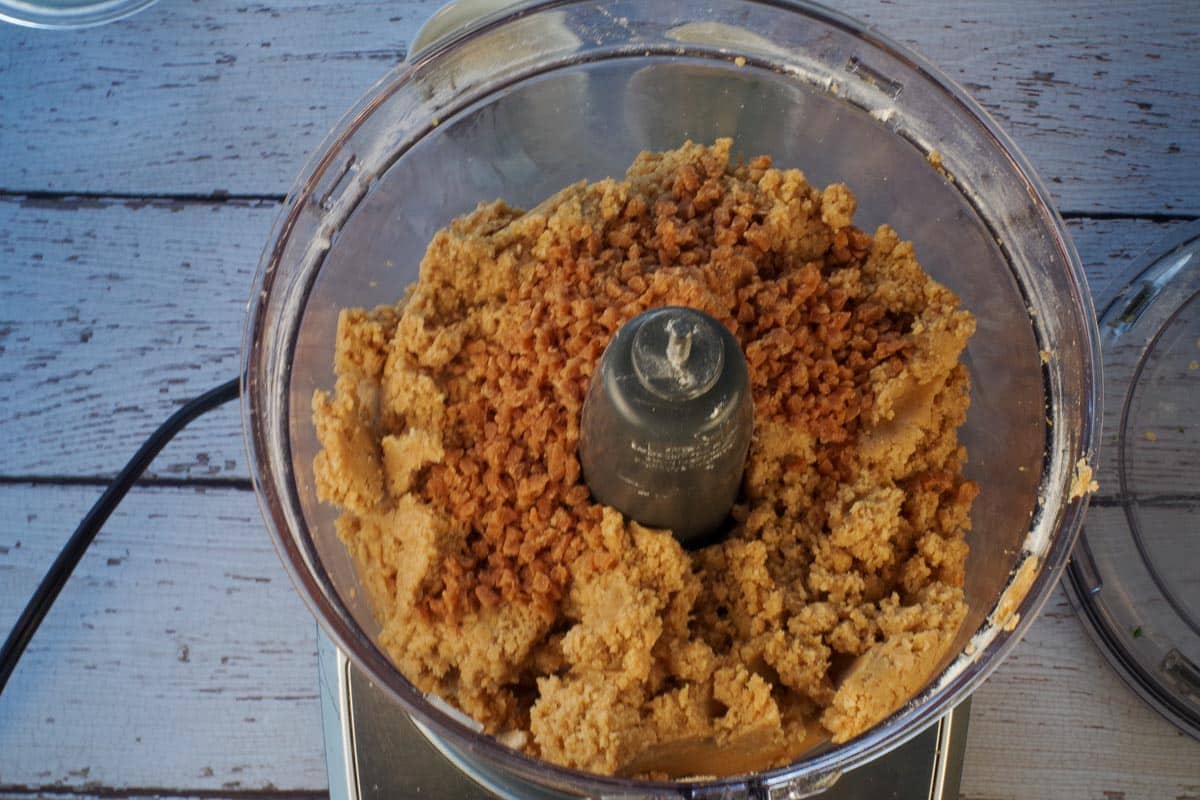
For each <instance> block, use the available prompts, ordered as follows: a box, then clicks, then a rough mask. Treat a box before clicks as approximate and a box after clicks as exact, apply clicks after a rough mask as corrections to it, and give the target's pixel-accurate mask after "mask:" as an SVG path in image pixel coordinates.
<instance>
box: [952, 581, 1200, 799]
mask: <svg viewBox="0 0 1200 800" xmlns="http://www.w3.org/2000/svg"><path fill="white" fill-rule="evenodd" d="M961 792H962V795H961V796H962V798H963V800H1058V799H1059V798H1064V799H1065V798H1096V800H1140V799H1141V798H1147V800H1149V799H1150V798H1164V800H1165V799H1166V798H1171V799H1172V800H1190V799H1191V798H1195V797H1197V796H1200V742H1196V741H1195V740H1194V739H1191V738H1189V737H1188V736H1186V735H1184V734H1183V733H1181V732H1179V731H1178V730H1177V729H1175V728H1174V727H1173V726H1172V725H1171V724H1170V723H1168V722H1167V721H1166V720H1164V719H1163V718H1162V717H1160V716H1159V715H1158V714H1157V713H1156V712H1155V711H1154V710H1153V709H1151V708H1150V706H1148V705H1147V704H1146V703H1144V702H1142V700H1141V699H1140V698H1139V697H1138V696H1137V695H1136V694H1134V693H1133V691H1132V690H1131V689H1129V688H1128V687H1127V686H1125V684H1124V683H1122V682H1121V679H1120V678H1119V677H1117V675H1116V673H1115V672H1113V670H1112V669H1111V668H1110V667H1109V666H1108V663H1107V662H1106V661H1104V659H1103V657H1102V656H1101V655H1100V651H1099V650H1097V649H1096V647H1095V646H1094V645H1093V644H1092V642H1091V640H1090V639H1088V638H1087V635H1086V633H1085V632H1084V630H1083V626H1082V625H1081V624H1080V622H1079V620H1078V618H1077V617H1076V616H1075V612H1074V611H1072V609H1071V606H1070V604H1069V603H1068V602H1067V599H1066V596H1065V595H1064V594H1063V592H1062V590H1061V589H1058V590H1056V591H1055V593H1054V594H1053V595H1052V596H1051V598H1050V602H1049V603H1047V605H1046V609H1045V610H1044V611H1043V612H1042V614H1041V616H1039V617H1038V619H1037V621H1036V622H1035V623H1034V624H1033V626H1032V627H1031V628H1030V629H1029V631H1028V633H1026V634H1025V638H1024V639H1022V640H1021V643H1020V644H1019V645H1018V646H1017V648H1016V650H1014V651H1013V653H1012V655H1010V656H1009V657H1008V659H1006V660H1005V662H1004V663H1003V664H1001V665H1000V667H999V669H997V670H996V672H995V674H993V675H992V676H991V677H990V678H988V680H987V682H985V683H984V684H983V686H982V687H981V688H980V689H979V690H978V691H977V692H975V694H974V695H972V699H971V721H970V725H969V727H968V731H967V755H966V761H965V763H964V769H963V777H962V786H961Z"/></svg>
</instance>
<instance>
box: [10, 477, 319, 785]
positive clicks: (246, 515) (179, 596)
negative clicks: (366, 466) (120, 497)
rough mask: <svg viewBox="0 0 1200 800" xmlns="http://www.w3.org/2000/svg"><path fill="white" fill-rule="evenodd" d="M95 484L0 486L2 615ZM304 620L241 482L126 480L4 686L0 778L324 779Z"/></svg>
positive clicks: (21, 595) (310, 641)
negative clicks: (180, 484) (125, 493)
mask: <svg viewBox="0 0 1200 800" xmlns="http://www.w3.org/2000/svg"><path fill="white" fill-rule="evenodd" d="M98 494H99V489H97V488H94V487H60V486H35V487H30V486H22V485H8V486H0V519H4V520H6V524H4V525H2V526H0V631H5V632H7V631H8V630H9V628H10V627H11V625H12V623H13V621H15V619H16V617H17V614H18V613H19V611H20V606H21V604H23V603H24V602H25V599H26V598H27V597H28V596H29V594H30V593H31V592H32V591H33V588H34V587H35V586H36V585H37V582H38V581H39V580H40V578H41V575H42V573H43V572H44V571H45V569H46V567H47V566H49V564H50V562H51V561H52V560H53V558H54V556H55V554H56V553H57V551H58V548H59V546H60V545H61V544H62V542H64V541H65V540H66V537H67V536H68V535H69V534H70V532H71V531H72V530H73V529H74V527H75V525H76V523H77V522H78V519H79V517H80V516H82V514H83V512H84V511H86V509H87V507H88V506H89V505H90V504H91V503H92V502H93V501H94V500H95V499H96V497H97V496H98ZM315 636H316V624H315V623H314V622H313V620H312V617H311V616H309V614H308V612H307V610H306V609H305V608H304V604H303V603H302V602H301V600H300V598H299V596H298V595H297V594H296V592H295V591H294V590H293V588H292V584H291V581H290V580H289V579H288V577H287V575H286V574H285V573H284V571H283V567H282V565H281V564H280V563H279V559H278V557H277V556H276V555H275V550H274V548H273V547H272V545H271V542H270V539H269V537H268V536H267V533H266V530H265V528H264V527H263V523H262V518H261V516H260V515H259V511H258V506H257V503H256V501H255V498H254V495H253V494H252V493H250V492H248V491H239V490H230V489H223V490H216V489H194V488H166V489H164V488H155V489H140V490H136V491H134V492H133V493H132V494H131V495H130V496H129V497H128V498H127V499H126V500H125V502H124V503H123V504H122V506H121V507H120V508H119V509H118V510H117V512H116V514H115V515H114V516H113V518H112V519H111V520H110V521H109V523H108V524H107V525H106V526H105V529H104V531H103V533H102V534H101V535H100V537H99V538H98V539H97V540H96V543H95V544H94V545H93V546H92V548H91V550H90V551H89V552H88V553H87V555H86V556H85V557H84V559H83V561H82V562H81V563H80V565H79V568H78V570H77V571H76V573H75V575H74V576H73V577H72V579H71V581H70V583H69V584H68V585H67V587H66V588H65V589H64V591H63V593H62V595H61V596H60V598H59V600H58V602H57V603H56V604H55V606H54V608H53V609H52V610H51V612H50V614H49V616H48V617H47V619H46V623H45V625H43V627H42V629H41V630H40V631H39V632H38V634H37V636H36V637H34V639H33V641H32V642H31V644H30V647H29V649H28V651H26V655H25V657H24V659H23V660H22V662H21V664H20V666H19V667H18V669H17V672H16V673H15V674H14V675H13V678H12V681H11V683H10V684H9V687H8V689H7V690H6V691H5V692H4V694H3V695H0V793H4V792H18V791H29V790H40V789H42V788H57V789H63V788H69V789H72V790H81V791H85V792H86V791H94V790H95V789H96V788H97V787H107V788H118V789H127V788H130V787H141V788H147V787H149V788H155V787H167V788H169V789H170V790H171V791H172V792H174V791H177V790H179V789H181V788H183V789H188V790H193V791H199V790H203V791H213V792H235V791H239V790H244V789H254V790H269V789H278V790H281V791H284V790H288V791H290V790H293V789H296V790H307V789H323V788H324V787H325V783H326V778H325V760H324V749H323V744H322V733H321V730H322V729H321V714H320V702H319V699H318V687H317V659H316V638H315Z"/></svg>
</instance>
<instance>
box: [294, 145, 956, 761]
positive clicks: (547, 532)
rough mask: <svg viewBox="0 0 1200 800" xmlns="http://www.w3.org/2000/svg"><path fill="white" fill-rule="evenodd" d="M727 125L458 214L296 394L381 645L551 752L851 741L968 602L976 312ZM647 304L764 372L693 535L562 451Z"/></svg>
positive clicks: (730, 752) (514, 735)
mask: <svg viewBox="0 0 1200 800" xmlns="http://www.w3.org/2000/svg"><path fill="white" fill-rule="evenodd" d="M730 147H731V142H730V141H729V140H721V141H718V142H717V143H716V144H715V145H714V146H713V147H703V146H700V145H695V144H691V143H688V144H686V145H684V146H683V147H681V148H680V149H678V150H674V151H670V152H666V153H643V154H642V155H641V156H639V157H638V158H637V160H636V161H635V162H634V163H633V166H631V167H630V169H629V172H628V174H627V176H626V178H625V180H623V181H614V180H605V181H600V182H598V183H594V184H585V183H580V184H576V185H574V186H570V187H568V188H567V189H565V190H563V191H562V192H560V193H559V194H557V195H555V196H554V197H552V198H550V199H548V200H547V201H545V202H544V203H542V204H541V205H540V206H538V207H537V208H535V209H533V210H532V211H529V212H522V211H519V210H517V209H513V208H510V207H509V206H507V205H505V204H504V203H503V202H495V203H490V204H487V205H482V206H480V207H479V208H478V209H477V210H476V211H475V212H473V213H471V214H468V215H467V216H465V217H463V218H461V219H459V220H456V221H455V222H454V223H452V224H451V225H450V226H449V227H448V228H447V229H445V230H443V231H441V232H439V233H438V234H437V235H436V236H435V237H434V239H433V242H432V243H431V244H430V246H429V249H428V251H427V252H426V254H425V258H424V260H423V262H422V264H421V275H420V280H419V281H418V282H417V283H416V284H415V285H414V286H413V287H411V289H410V291H409V292H408V294H407V296H406V297H405V298H403V299H402V300H401V301H400V302H399V303H398V304H397V305H395V306H385V307H380V308H377V309H375V310H374V311H363V310H347V311H345V312H343V313H342V316H341V319H340V321H339V326H338V337H337V346H336V356H335V358H336V364H335V366H336V372H337V385H336V388H335V391H334V393H333V394H332V396H331V395H327V394H326V393H324V392H317V394H316V396H315V397H314V398H313V411H314V419H315V422H316V426H317V429H318V433H319V436H320V440H321V443H322V445H323V447H324V449H323V450H322V452H321V453H320V454H319V455H318V456H317V459H316V464H315V468H316V478H317V488H318V492H319V494H320V496H321V498H323V499H324V500H327V501H329V502H332V503H335V504H336V505H338V506H339V507H340V508H341V509H342V514H341V517H340V518H339V520H338V532H339V534H340V535H341V537H342V539H343V540H344V541H345V542H346V545H347V547H349V549H350V551H351V552H352V554H353V555H354V557H355V559H356V561H357V564H358V568H359V574H360V577H361V579H362V582H363V584H364V585H365V586H366V587H367V589H368V590H369V592H370V595H371V599H372V601H373V604H374V607H375V609H376V612H377V614H378V616H379V619H380V621H381V622H382V624H383V634H382V642H383V645H384V646H385V647H386V648H387V650H388V652H389V653H390V654H391V656H392V658H393V659H394V660H395V662H396V664H397V665H398V666H399V667H400V669H401V671H402V672H403V673H404V674H405V675H406V676H407V677H408V678H409V679H410V680H411V681H412V682H413V683H415V684H416V685H417V686H418V687H420V688H421V689H422V690H424V691H427V692H434V693H436V694H437V695H439V696H440V697H442V698H444V699H445V700H447V701H449V702H450V703H452V704H454V705H455V706H457V707H458V708H460V709H461V710H462V711H464V712H466V713H467V714H469V715H471V716H472V717H473V718H475V719H476V720H478V721H479V722H480V723H482V724H483V726H484V728H485V730H486V731H488V732H489V733H492V734H495V735H498V736H501V737H502V740H503V741H505V742H506V743H508V744H510V745H512V746H515V747H518V748H520V749H523V750H524V751H526V752H527V753H529V754H531V755H534V756H538V757H541V758H544V759H548V760H550V761H553V762H555V763H559V764H563V765H567V766H571V767H577V768H580V769H585V770H591V771H594V772H599V773H605V774H620V775H643V776H656V777H665V776H673V777H678V776H686V775H714V774H718V775H719V774H733V773H738V772H745V771H750V770H754V769H761V768H765V767H767V766H771V765H776V764H780V763H783V762H786V761H789V760H791V759H793V758H794V757H796V756H797V755H798V754H799V753H801V752H802V751H803V750H805V749H807V748H808V747H811V746H812V744H813V743H814V742H817V741H819V740H821V739H822V738H826V737H832V739H833V740H834V741H835V742H841V741H845V740H847V739H849V738H851V737H853V736H855V735H857V734H858V733H859V732H861V731H863V730H864V729H866V728H867V727H869V726H870V725H872V724H873V723H875V722H876V721H878V720H879V719H880V718H882V717H883V716H884V715H885V714H887V713H889V712H890V711H892V710H893V709H894V708H895V707H897V706H898V705H899V704H900V703H902V702H903V701H904V700H906V699H907V698H908V697H910V696H911V695H912V694H913V693H914V692H915V691H916V690H917V689H919V688H920V687H921V686H922V685H923V684H924V682H925V681H926V680H927V679H928V678H929V677H930V674H931V671H932V669H933V668H934V667H935V666H936V665H937V663H938V662H939V661H940V659H941V658H942V657H943V656H944V655H945V653H946V651H947V648H948V646H949V644H950V642H951V640H952V639H953V637H954V634H955V632H956V630H957V628H958V626H959V624H960V622H961V621H962V619H963V616H964V614H965V610H966V607H965V604H964V599H963V591H962V583H963V562H964V559H965V558H966V554H967V545H966V543H965V542H964V531H966V530H967V529H968V528H969V525H970V522H969V511H970V506H971V502H972V500H973V499H974V497H975V495H976V493H977V491H978V490H977V488H976V486H975V485H974V484H973V483H971V482H969V481H964V480H963V478H962V465H963V462H964V460H965V457H966V454H965V452H964V451H963V449H962V448H961V447H959V445H958V442H957V437H956V428H957V427H958V426H959V425H961V424H962V422H963V420H964V418H965V415H966V409H967V402H968V398H967V372H966V369H965V368H964V367H963V366H962V365H961V364H959V363H958V357H959V354H960V353H961V352H962V350H963V348H964V347H965V345H966V342H967V339H968V337H970V335H971V333H972V332H973V330H974V319H973V317H972V316H971V315H970V314H969V313H968V312H966V311H964V310H962V309H961V308H959V305H958V300H957V298H956V297H955V296H954V294H953V293H951V292H950V291H949V290H948V289H946V288H945V287H943V286H941V285H939V284H938V283H936V282H934V281H933V280H931V279H930V278H929V276H928V275H926V274H925V272H924V271H923V270H922V269H921V266H920V265H919V264H918V263H917V260H916V257H915V256H914V253H913V248H912V246H911V245H910V244H909V243H907V242H902V241H901V240H900V239H899V237H898V236H897V235H896V233H895V232H894V231H892V230H890V229H889V228H887V227H881V228H880V229H879V230H877V231H876V232H875V234H874V235H873V236H871V235H868V234H866V233H863V232H862V231H860V230H858V229H857V228H854V227H852V225H851V218H852V216H853V214H854V210H855V200H854V197H853V195H852V194H851V193H850V191H849V190H848V189H847V188H846V187H845V186H843V185H841V184H834V185H832V186H829V187H826V188H825V189H824V190H820V189H817V188H815V187H812V186H810V185H809V184H808V183H807V182H806V180H805V178H804V176H803V174H802V173H800V172H799V171H797V170H777V169H773V168H771V165H770V160H769V159H768V158H766V157H760V158H756V159H754V160H752V161H750V162H749V163H745V164H734V163H732V162H731V161H730V155H729V154H730ZM663 305H684V306H691V307H693V308H698V309H701V310H703V311H706V312H708V313H709V314H711V315H713V316H714V317H716V318H717V319H719V320H721V321H722V322H723V323H724V324H725V325H726V326H728V328H729V330H730V331H732V332H733V333H734V334H735V335H736V336H737V338H738V340H739V341H740V342H741V345H742V347H743V349H744V351H745V354H746V359H747V362H748V363H749V367H750V375H751V384H752V390H753V395H754V403H755V432H754V439H753V442H752V444H751V450H750V455H749V459H748V462H747V467H746V474H745V479H744V482H743V487H742V492H741V496H740V497H739V501H738V504H737V505H736V506H735V508H734V510H733V516H734V519H735V520H736V524H735V526H734V528H733V530H732V533H730V534H729V536H728V538H727V539H725V540H724V541H722V542H720V543H718V544H715V545H711V546H709V547H707V548H705V549H702V550H699V551H696V552H687V551H685V550H683V549H682V548H681V547H680V546H679V545H678V544H677V542H676V541H675V539H674V538H673V537H672V536H671V535H670V533H669V532H665V531H659V530H651V529H648V528H645V527H642V526H640V525H638V524H636V523H634V522H632V521H630V520H627V519H625V518H623V517H622V515H621V514H620V513H618V512H617V511H615V510H613V509H611V508H606V507H603V506H600V505H598V504H596V503H593V502H592V501H591V499H590V497H589V494H588V489H587V486H586V485H585V484H584V483H583V479H582V477H581V475H580V467H579V460H578V456H577V453H576V446H577V443H578V437H579V425H580V411H581V408H582V405H583V399H584V395H585V393H586V391H587V388H588V381H589V379H590V378H591V375H592V372H593V370H594V369H595V367H596V364H597V361H598V359H599V357H600V354H601V352H602V351H603V349H604V347H605V345H606V344H607V343H608V341H609V340H610V339H611V337H612V335H613V334H614V333H615V332H616V330H617V329H618V327H620V326H621V325H622V324H623V323H624V322H625V321H627V320H629V319H630V318H632V317H634V316H635V315H637V314H638V313H640V312H642V311H644V310H646V309H648V308H652V307H656V306H663Z"/></svg>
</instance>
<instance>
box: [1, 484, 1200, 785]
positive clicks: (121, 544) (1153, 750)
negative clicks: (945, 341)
mask: <svg viewBox="0 0 1200 800" xmlns="http://www.w3.org/2000/svg"><path fill="white" fill-rule="evenodd" d="M95 494H96V490H94V489H88V488H79V487H26V486H5V487H0V514H2V515H3V517H4V518H5V519H8V520H11V521H12V524H10V525H9V526H6V528H5V529H4V530H3V531H2V532H0V629H3V628H6V627H7V626H8V625H9V624H11V620H12V619H13V618H15V616H16V614H17V611H18V605H19V602H20V599H21V598H24V597H26V596H27V594H28V592H29V591H30V590H31V588H32V587H33V585H34V584H35V582H36V581H37V580H38V578H39V577H40V574H41V571H42V570H43V569H44V568H45V565H46V564H47V563H48V562H49V561H50V559H51V558H52V557H53V555H54V553H55V551H56V549H57V547H58V545H59V544H60V543H61V541H62V540H63V538H64V537H65V535H66V532H67V531H68V530H69V529H70V528H71V527H72V526H73V525H74V523H75V520H76V519H77V517H78V516H79V515H80V513H81V512H82V510H83V509H84V508H85V507H86V506H87V505H88V504H89V503H90V502H91V501H92V499H94V497H95ZM30 509H36V511H31V510H30ZM314 632H315V629H314V625H313V622H312V620H311V618H310V617H309V616H308V614H307V612H306V611H305V609H304V608H303V606H302V604H301V603H300V601H299V599H298V598H297V596H296V594H295V592H294V591H293V589H292V586H291V584H290V582H289V581H288V580H287V577H286V576H285V575H284V573H283V570H282V568H281V566H280V565H279V563H278V561H277V559H276V556H275V554H274V552H273V550H272V548H271V545H270V543H269V541H268V538H267V535H266V533H265V531H264V530H263V526H262V522H261V520H260V518H259V516H258V510H257V508H256V507H255V503H254V500H253V497H252V496H251V495H250V494H249V493H248V492H242V491H236V490H195V489H186V488H184V489H160V488H156V489H143V490H138V491H135V492H134V493H133V494H132V495H131V496H130V498H129V500H128V501H127V502H126V504H125V505H124V506H122V508H121V509H120V510H119V511H118V512H117V514H116V515H115V517H114V518H113V520H112V521H111V522H110V524H109V525H108V526H107V527H106V529H105V531H104V533H103V534H102V535H101V537H100V538H99V539H98V541H97V543H96V545H95V547H94V548H93V550H92V551H91V552H90V553H89V554H88V555H87V557H86V558H85V559H84V561H83V563H82V564H81V565H80V567H79V570H78V572H77V574H76V576H75V577H74V578H73V579H72V581H71V583H70V584H69V585H68V587H67V589H66V590H65V591H64V593H63V596H62V598H61V599H60V600H59V603H58V605H57V606H56V607H55V609H54V610H53V611H52V612H51V614H50V617H49V618H48V620H47V623H46V626H45V627H44V628H43V630H42V631H41V632H39V634H38V636H37V637H36V638H35V640H34V642H33V644H32V645H31V648H30V650H29V653H28V655H27V656H26V660H25V661H24V662H23V663H22V665H21V667H20V669H19V670H18V672H17V674H16V675H15V676H14V678H13V684H12V687H11V690H10V691H9V692H7V693H6V694H5V695H3V696H2V697H0V720H3V721H4V724H3V725H0V795H3V794H4V793H5V792H8V793H13V794H15V793H17V789H16V787H44V788H45V789H47V790H51V791H53V790H59V791H61V790H71V791H82V792H84V793H85V794H86V793H87V792H88V791H93V790H94V788H95V787H105V790H106V792H107V791H109V790H112V791H115V792H116V793H117V794H118V796H119V795H120V792H121V791H124V790H130V789H138V788H139V787H143V788H144V787H172V788H171V793H173V794H185V795H186V794H187V792H189V791H203V792H209V791H212V792H222V791H227V792H233V793H236V792H238V791H244V790H254V791H259V790H264V791H271V790H276V789H278V790H279V791H280V792H281V793H284V794H286V792H287V791H290V790H291V789H306V790H314V789H320V788H323V787H324V786H325V772H324V761H323V752H324V751H323V749H322V742H321V726H320V717H319V701H318V699H317V671H316V663H315V646H316V645H315V640H314ZM973 702H974V705H973V710H972V716H971V726H970V734H969V739H968V754H969V755H968V758H967V761H966V769H965V772H964V775H963V784H962V785H963V797H964V798H970V800H985V799H986V800H1001V798H1013V799H1014V800H1018V799H1019V800H1027V799H1028V798H1060V797H1071V798H1074V797H1080V798H1082V797H1089V798H1091V797H1095V798H1107V795H1105V794H1104V792H1125V793H1126V796H1127V797H1129V798H1131V800H1132V798H1138V797H1152V796H1158V797H1188V796H1189V793H1190V794H1191V795H1195V794H1196V792H1197V790H1198V787H1200V761H1198V760H1197V759H1198V758H1200V749H1198V747H1200V746H1198V745H1197V743H1196V742H1194V741H1192V740H1191V739H1188V738H1187V737H1185V736H1183V735H1182V734H1179V733H1178V732H1177V731H1175V729H1174V728H1172V727H1171V726H1170V725H1169V724H1167V723H1166V722H1165V721H1163V720H1162V719H1160V718H1159V717H1158V716H1157V715H1156V714H1155V713H1154V712H1153V711H1152V710H1151V709H1150V708H1149V707H1147V706H1145V705H1144V704H1143V703H1142V701H1141V700H1139V699H1138V698H1137V697H1136V696H1135V695H1134V694H1133V693H1132V692H1131V691H1130V690H1128V689H1127V688H1126V687H1125V686H1124V685H1123V684H1121V682H1120V680H1119V679H1118V678H1117V677H1116V676H1115V674H1114V673H1113V672H1112V671H1111V670H1110V669H1109V667H1108V666H1107V664H1105V663H1104V661H1103V659H1102V658H1101V656H1100V654H1099V652H1098V651H1097V650H1096V649H1095V647H1094V646H1093V645H1092V644H1091V642H1090V641H1088V640H1087V639H1086V637H1085V635H1084V633H1083V630H1082V628H1081V626H1080V624H1079V622H1078V620H1077V619H1076V618H1075V616H1074V613H1073V612H1072V611H1071V609H1070V607H1069V606H1068V605H1067V603H1066V600H1065V598H1064V597H1063V596H1062V595H1061V593H1056V594H1055V596H1054V597H1053V598H1052V599H1051V601H1050V603H1049V605H1048V607H1047V609H1046V611H1045V612H1044V613H1043V615H1042V616H1041V617H1040V618H1039V620H1038V621H1037V622H1036V623H1035V624H1034V626H1033V627H1032V628H1031V629H1030V631H1029V633H1028V634H1027V635H1026V637H1025V639H1024V641H1022V643H1021V644H1020V645H1019V646H1018V648H1017V649H1016V651H1015V652H1014V653H1013V655H1012V656H1010V657H1009V659H1008V660H1007V661H1006V662H1005V663H1004V664H1003V665H1001V667H1000V668H999V669H998V670H997V672H996V673H995V674H994V675H993V676H992V677H991V678H990V679H989V680H988V681H987V683H985V684H984V686H983V687H982V688H981V689H980V690H979V691H978V692H977V693H976V694H975V696H974V701H973ZM1135 731H1136V735H1135V733H1134V732H1135ZM1080 739H1084V740H1086V745H1080V744H1071V745H1070V746H1061V747H1049V746H1048V743H1050V742H1079V741H1080ZM1093 753H1104V754H1105V758H1104V760H1103V763H1096V759H1095V758H1094V757H1093V755H1092V754H1093ZM1014 765H1019V769H1018V768H1015V767H1014ZM1164 792H1165V793H1164Z"/></svg>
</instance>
